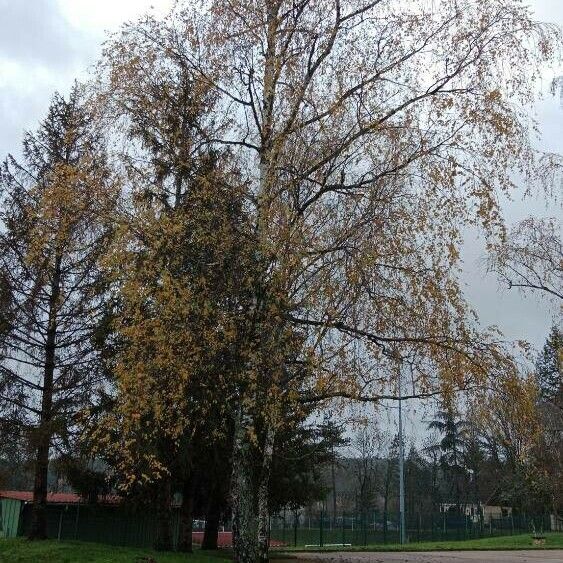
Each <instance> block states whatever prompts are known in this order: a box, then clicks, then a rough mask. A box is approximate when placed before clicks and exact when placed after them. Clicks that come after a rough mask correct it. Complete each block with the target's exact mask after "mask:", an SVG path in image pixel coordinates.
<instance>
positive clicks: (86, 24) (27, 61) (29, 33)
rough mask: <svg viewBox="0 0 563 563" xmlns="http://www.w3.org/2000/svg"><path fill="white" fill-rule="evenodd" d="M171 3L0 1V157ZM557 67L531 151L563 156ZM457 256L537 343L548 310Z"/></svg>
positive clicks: (509, 328) (554, 15)
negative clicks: (117, 43) (110, 49)
mask: <svg viewBox="0 0 563 563" xmlns="http://www.w3.org/2000/svg"><path fill="white" fill-rule="evenodd" d="M171 4H172V0H0V15H1V17H0V158H3V157H4V155H5V154H6V153H8V152H17V151H18V148H19V145H20V141H21V138H22V133H23V131H24V130H25V129H29V128H33V127H35V125H36V124H37V122H38V121H39V120H40V119H41V118H42V117H43V115H44V113H45V111H46V109H47V107H48V104H49V99H50V96H51V95H52V93H53V92H54V91H55V90H59V91H61V92H63V93H66V92H67V91H68V89H69V87H70V85H71V84H72V81H73V80H74V78H77V77H80V76H84V75H85V73H86V71H87V69H88V67H89V66H90V65H92V64H93V63H94V62H95V61H96V59H97V57H98V55H99V52H100V48H101V42H102V41H103V40H104V37H105V33H106V32H107V31H108V30H109V31H112V30H115V29H117V28H118V27H119V25H120V24H121V23H123V22H124V21H126V20H129V19H133V18H136V17H137V16H139V15H141V14H142V13H144V12H145V11H147V10H151V9H152V10H154V11H156V12H157V13H165V12H166V11H167V10H168V9H169V8H170V6H171ZM530 4H531V6H532V8H533V10H534V11H535V13H536V16H537V19H540V20H543V21H550V22H555V23H558V24H559V25H563V0H530ZM556 73H557V74H563V72H562V71H561V69H559V70H558V71H551V72H548V73H546V76H545V88H544V91H545V97H544V99H543V100H542V101H540V102H538V104H537V106H536V113H537V119H538V120H539V123H540V129H541V133H542V138H541V140H539V141H538V147H541V148H545V149H548V150H550V151H555V152H560V153H563V135H562V132H563V108H562V106H561V103H560V100H559V98H558V97H557V98H553V97H551V96H550V95H549V93H548V91H549V83H550V81H551V79H552V78H553V76H554V75H555V74H556ZM505 211H506V216H507V218H508V221H509V222H512V221H515V220H518V219H520V218H522V217H523V216H525V215H527V214H529V213H531V212H533V213H538V214H542V215H545V214H549V215H557V214H561V208H551V209H546V205H545V202H543V201H540V200H536V201H532V202H530V201H527V202H525V203H522V202H521V201H519V200H518V198H517V199H516V201H514V202H511V203H508V204H506V206H505ZM463 258H464V274H463V280H464V282H465V284H466V294H467V296H468V298H469V300H470V302H471V303H472V304H473V306H474V307H475V308H476V310H477V312H478V314H479V316H480V319H481V321H482V323H483V324H484V325H490V324H495V325H497V326H499V327H500V328H501V330H502V331H503V332H504V334H505V335H506V337H507V339H510V340H512V339H521V338H523V339H526V340H528V341H530V342H532V343H533V344H535V345H536V346H540V345H541V344H542V343H543V341H544V339H545V336H546V333H547V331H548V329H549V325H550V324H551V319H552V316H553V312H554V310H555V307H554V306H553V305H551V306H550V305H548V304H547V303H546V302H542V301H541V300H540V299H537V298H533V297H531V298H530V297H528V298H523V297H522V296H521V295H519V294H517V293H514V292H509V291H507V290H503V289H501V288H499V287H498V285H497V282H496V280H495V279H494V277H492V276H487V275H485V272H484V268H483V265H482V262H483V247H482V241H479V240H477V239H476V237H475V236H474V235H469V236H468V240H467V244H466V248H465V251H464V253H463Z"/></svg>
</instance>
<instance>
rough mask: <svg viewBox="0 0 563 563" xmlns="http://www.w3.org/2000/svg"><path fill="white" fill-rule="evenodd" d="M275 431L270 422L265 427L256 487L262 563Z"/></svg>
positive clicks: (266, 540) (265, 550)
mask: <svg viewBox="0 0 563 563" xmlns="http://www.w3.org/2000/svg"><path fill="white" fill-rule="evenodd" d="M275 437H276V432H275V428H274V425H273V424H272V423H270V424H269V425H268V428H267V429H266V437H265V439H264V451H263V458H262V473H261V475H260V484H259V487H258V559H259V561H261V562H262V563H266V562H267V561H268V548H269V543H270V511H269V506H268V497H269V494H270V469H271V466H272V456H273V454H274V441H275Z"/></svg>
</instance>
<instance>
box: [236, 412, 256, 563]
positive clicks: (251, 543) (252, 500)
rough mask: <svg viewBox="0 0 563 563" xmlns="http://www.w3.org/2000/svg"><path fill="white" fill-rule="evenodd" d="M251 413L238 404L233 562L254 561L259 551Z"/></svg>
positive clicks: (248, 562) (251, 562)
mask: <svg viewBox="0 0 563 563" xmlns="http://www.w3.org/2000/svg"><path fill="white" fill-rule="evenodd" d="M251 424H252V417H251V416H250V415H249V414H248V413H245V412H244V410H243V406H242V405H239V407H238V413H237V416H236V420H235V432H234V440H233V472H232V478H231V503H232V510H233V558H234V561H235V562H236V563H255V562H256V560H257V555H258V525H257V518H256V494H255V487H254V483H253V481H254V479H253V464H252V453H253V452H252V444H251V442H250V437H249V434H248V430H249V429H250V428H251Z"/></svg>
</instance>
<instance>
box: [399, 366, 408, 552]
mask: <svg viewBox="0 0 563 563" xmlns="http://www.w3.org/2000/svg"><path fill="white" fill-rule="evenodd" d="M402 373H403V362H402V360H400V361H399V533H400V543H401V544H404V543H407V534H406V529H405V474H404V461H405V450H404V444H403V408H402V404H403V399H402Z"/></svg>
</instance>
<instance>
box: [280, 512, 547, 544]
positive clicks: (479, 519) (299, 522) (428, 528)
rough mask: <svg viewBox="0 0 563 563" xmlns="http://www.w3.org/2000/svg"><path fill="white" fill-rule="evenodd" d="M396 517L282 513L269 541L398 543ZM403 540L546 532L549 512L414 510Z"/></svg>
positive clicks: (464, 538)
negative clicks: (495, 513) (504, 513)
mask: <svg viewBox="0 0 563 563" xmlns="http://www.w3.org/2000/svg"><path fill="white" fill-rule="evenodd" d="M399 526H400V519H399V515H398V514H397V513H395V512H393V513H391V512H388V513H383V512H381V511H371V512H369V513H365V514H358V513H342V514H339V515H336V516H334V515H332V514H328V513H323V512H318V513H310V512H309V513H307V512H286V513H285V514H284V513H282V514H278V515H276V516H275V517H272V519H271V525H270V539H271V540H275V541H272V544H281V545H283V546H295V547H299V546H301V547H303V546H319V547H323V546H324V547H328V546H331V545H333V546H339V545H344V546H346V545H355V546H367V545H378V544H388V543H398V542H399ZM405 527H406V536H407V540H408V541H409V542H418V541H443V540H466V539H477V538H483V537H489V536H506V535H512V534H522V533H528V532H532V531H534V530H536V531H549V529H550V519H549V515H548V514H545V515H534V516H530V515H525V514H521V515H513V514H510V515H508V516H498V517H496V516H493V515H485V516H483V515H479V516H467V515H464V514H459V513H451V512H437V513H423V512H415V513H412V514H406V515H405Z"/></svg>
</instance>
